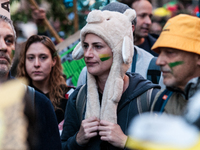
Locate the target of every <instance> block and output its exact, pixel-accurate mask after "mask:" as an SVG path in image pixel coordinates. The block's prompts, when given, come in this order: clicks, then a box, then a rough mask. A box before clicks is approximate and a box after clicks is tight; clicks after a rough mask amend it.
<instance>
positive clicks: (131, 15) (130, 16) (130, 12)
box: [124, 9, 136, 22]
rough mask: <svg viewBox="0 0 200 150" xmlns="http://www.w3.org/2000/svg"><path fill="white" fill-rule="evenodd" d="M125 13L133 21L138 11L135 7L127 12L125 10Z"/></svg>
mask: <svg viewBox="0 0 200 150" xmlns="http://www.w3.org/2000/svg"><path fill="white" fill-rule="evenodd" d="M124 15H126V16H127V17H128V19H129V21H130V22H132V21H133V20H134V19H135V17H136V12H135V10H134V9H127V10H126V11H125V12H124Z"/></svg>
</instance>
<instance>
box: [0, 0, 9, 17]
mask: <svg viewBox="0 0 200 150" xmlns="http://www.w3.org/2000/svg"><path fill="white" fill-rule="evenodd" d="M0 4H1V5H0V15H3V16H6V17H7V18H9V19H10V1H9V0H0Z"/></svg>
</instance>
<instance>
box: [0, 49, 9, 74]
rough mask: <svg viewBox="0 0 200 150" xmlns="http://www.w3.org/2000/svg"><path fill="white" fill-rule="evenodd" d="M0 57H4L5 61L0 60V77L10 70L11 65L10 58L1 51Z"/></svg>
mask: <svg viewBox="0 0 200 150" xmlns="http://www.w3.org/2000/svg"><path fill="white" fill-rule="evenodd" d="M0 57H4V58H5V59H6V60H0V76H5V75H7V74H8V72H9V71H10V69H11V66H12V63H11V58H10V56H8V55H6V54H5V53H4V52H3V51H0Z"/></svg>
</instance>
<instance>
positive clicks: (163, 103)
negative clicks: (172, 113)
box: [153, 89, 173, 113]
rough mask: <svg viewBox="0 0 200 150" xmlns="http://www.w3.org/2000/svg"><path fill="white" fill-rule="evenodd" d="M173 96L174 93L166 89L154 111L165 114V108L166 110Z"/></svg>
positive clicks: (159, 97)
mask: <svg viewBox="0 0 200 150" xmlns="http://www.w3.org/2000/svg"><path fill="white" fill-rule="evenodd" d="M172 94H173V92H172V91H170V90H168V89H165V90H164V91H163V92H161V93H160V95H159V96H158V99H157V101H156V103H155V105H154V108H153V111H156V112H160V113H163V112H164V108H165V106H166V104H167V102H168V100H169V99H170V97H171V96H172Z"/></svg>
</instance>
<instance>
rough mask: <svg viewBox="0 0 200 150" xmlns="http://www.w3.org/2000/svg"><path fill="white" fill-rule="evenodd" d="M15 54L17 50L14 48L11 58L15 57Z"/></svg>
mask: <svg viewBox="0 0 200 150" xmlns="http://www.w3.org/2000/svg"><path fill="white" fill-rule="evenodd" d="M14 55H15V50H12V52H11V59H13V57H14Z"/></svg>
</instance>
